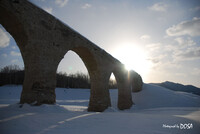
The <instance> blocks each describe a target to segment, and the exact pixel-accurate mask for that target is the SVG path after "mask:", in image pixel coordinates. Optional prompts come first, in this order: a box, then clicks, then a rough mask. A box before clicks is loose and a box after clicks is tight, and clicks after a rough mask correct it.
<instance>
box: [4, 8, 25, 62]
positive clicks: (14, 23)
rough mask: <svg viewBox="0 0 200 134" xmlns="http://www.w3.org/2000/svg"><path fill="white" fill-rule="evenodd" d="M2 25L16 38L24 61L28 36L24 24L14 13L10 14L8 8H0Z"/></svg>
mask: <svg viewBox="0 0 200 134" xmlns="http://www.w3.org/2000/svg"><path fill="white" fill-rule="evenodd" d="M0 23H1V24H2V26H3V27H4V29H5V30H6V31H7V32H9V34H10V35H11V36H12V37H13V38H14V40H15V42H16V45H17V46H18V47H19V49H20V53H21V55H22V58H23V59H24V57H25V55H24V53H23V50H24V47H25V45H26V44H27V41H28V36H27V34H26V32H25V29H24V27H23V24H22V23H21V22H20V20H19V19H18V18H17V17H16V16H15V15H14V14H13V13H12V12H9V11H8V10H7V9H6V8H2V7H1V8H0ZM19 33H20V34H19ZM23 62H24V60H23Z"/></svg>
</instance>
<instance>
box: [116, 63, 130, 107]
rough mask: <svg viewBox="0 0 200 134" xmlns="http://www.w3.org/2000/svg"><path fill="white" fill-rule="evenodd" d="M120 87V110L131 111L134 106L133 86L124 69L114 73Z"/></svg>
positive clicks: (121, 68)
mask: <svg viewBox="0 0 200 134" xmlns="http://www.w3.org/2000/svg"><path fill="white" fill-rule="evenodd" d="M113 74H114V75H115V79H116V80H117V87H118V108H119V109H120V110H124V109H129V108H130V107H131V106H132V105H133V101H132V94H131V86H130V83H129V81H128V71H127V70H125V69H124V68H123V66H122V67H120V68H118V69H117V70H115V71H114V72H113Z"/></svg>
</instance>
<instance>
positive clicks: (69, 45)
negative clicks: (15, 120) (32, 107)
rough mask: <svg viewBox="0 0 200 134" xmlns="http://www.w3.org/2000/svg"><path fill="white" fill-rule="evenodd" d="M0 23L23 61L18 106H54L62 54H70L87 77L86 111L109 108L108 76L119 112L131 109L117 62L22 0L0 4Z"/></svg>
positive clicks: (130, 101) (120, 67)
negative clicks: (113, 81)
mask: <svg viewBox="0 0 200 134" xmlns="http://www.w3.org/2000/svg"><path fill="white" fill-rule="evenodd" d="M0 23H1V24H2V25H3V26H4V27H5V29H6V30H7V31H8V32H9V33H10V34H11V35H12V36H13V37H14V39H15V40H16V42H17V45H18V46H19V48H20V51H21V54H22V57H23V60H24V65H25V79H24V84H23V90H22V93H21V98H20V103H33V102H37V103H36V104H38V105H40V104H44V103H46V104H54V103H55V98H56V97H55V87H56V71H57V68H58V65H59V63H60V61H61V59H62V58H63V56H64V55H65V54H66V52H67V51H69V50H72V51H74V52H76V53H77V54H78V55H79V56H80V57H81V59H82V60H83V62H84V64H85V65H86V67H87V69H88V72H89V75H90V79H91V95H90V102H89V108H88V111H104V110H105V109H106V108H107V107H109V106H110V105H111V103H110V96H109V91H108V81H109V78H110V75H111V72H113V73H114V75H115V78H116V80H117V84H118V90H119V95H118V107H119V109H127V108H130V106H131V105H132V100H131V92H130V93H129V91H130V88H129V85H128V83H127V71H125V69H124V68H123V65H122V64H121V62H120V61H118V60H117V59H115V58H114V57H112V56H111V55H110V54H108V53H107V52H105V51H104V50H102V49H101V48H99V47H98V46H96V45H95V44H94V43H92V42H90V41H89V40H87V39H86V38H85V37H83V36H82V35H80V34H79V33H78V32H76V31H75V30H73V29H71V28H70V27H69V26H67V25H65V24H63V23H62V22H61V21H59V20H58V19H56V18H55V17H53V16H52V15H50V14H48V13H46V12H45V11H43V10H42V9H40V8H38V7H36V6H35V5H33V4H32V3H30V2H29V1H26V0H15V1H13V0H0ZM19 32H20V34H19Z"/></svg>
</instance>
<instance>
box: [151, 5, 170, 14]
mask: <svg viewBox="0 0 200 134" xmlns="http://www.w3.org/2000/svg"><path fill="white" fill-rule="evenodd" d="M167 7H168V5H167V4H164V3H155V4H154V5H152V6H151V7H149V9H150V10H152V11H157V12H165V11H167Z"/></svg>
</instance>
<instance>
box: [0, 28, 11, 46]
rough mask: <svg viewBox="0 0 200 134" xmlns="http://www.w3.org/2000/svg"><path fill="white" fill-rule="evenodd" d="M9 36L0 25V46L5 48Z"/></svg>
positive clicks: (8, 41) (7, 44)
mask: <svg viewBox="0 0 200 134" xmlns="http://www.w3.org/2000/svg"><path fill="white" fill-rule="evenodd" d="M9 43H10V37H9V35H8V34H7V32H5V31H4V30H3V29H2V28H1V27H0V48H5V47H7V46H9Z"/></svg>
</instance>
